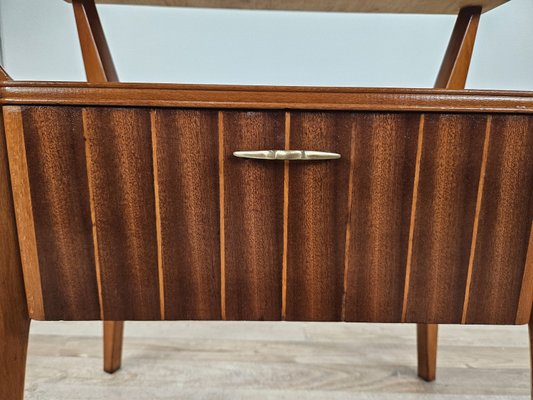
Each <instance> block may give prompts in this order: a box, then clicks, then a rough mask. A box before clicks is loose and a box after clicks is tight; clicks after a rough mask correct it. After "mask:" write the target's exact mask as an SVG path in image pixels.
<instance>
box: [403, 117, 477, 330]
mask: <svg viewBox="0 0 533 400" xmlns="http://www.w3.org/2000/svg"><path fill="white" fill-rule="evenodd" d="M486 123H487V118H486V117H485V116H481V115H480V116H471V115H470V116H460V115H453V114H443V115H426V117H425V126H424V133H423V145H422V154H421V161H420V180H419V182H418V198H417V204H416V209H415V227H414V235H413V248H412V261H411V279H410V283H409V297H408V302H407V322H424V323H425V322H427V323H430V322H435V321H439V322H441V323H460V322H461V317H462V310H463V299H464V293H465V289H466V280H467V272H468V265H469V264H468V263H469V256H470V245H471V241H472V230H473V224H474V216H475V208H476V200H477V189H478V183H479V177H480V171H481V160H482V151H483V143H484V134H485V126H486Z"/></svg>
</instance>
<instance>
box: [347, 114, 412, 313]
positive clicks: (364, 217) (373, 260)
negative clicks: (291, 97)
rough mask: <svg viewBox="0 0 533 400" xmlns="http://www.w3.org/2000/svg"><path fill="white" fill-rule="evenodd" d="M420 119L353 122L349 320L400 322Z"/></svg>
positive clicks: (372, 117) (379, 117) (370, 117)
mask: <svg viewBox="0 0 533 400" xmlns="http://www.w3.org/2000/svg"><path fill="white" fill-rule="evenodd" d="M420 120H421V117H420V115H419V114H379V113H376V114H366V113H365V114H360V115H359V116H356V117H354V121H355V124H354V133H353V140H354V143H353V148H354V155H353V158H354V160H353V165H352V168H353V172H352V174H353V181H352V184H351V187H352V201H351V207H350V208H351V211H350V221H349V227H348V232H349V234H348V236H349V239H348V240H349V243H348V246H349V249H348V252H347V260H346V262H347V265H346V266H347V268H346V275H347V276H346V277H345V279H346V300H345V310H346V311H345V319H346V320H347V321H379V322H400V321H401V318H402V306H403V292H404V282H405V272H406V262H407V250H408V240H409V227H410V216H411V208H412V195H413V181H414V176H415V163H416V153H417V142H418V136H419V126H420Z"/></svg>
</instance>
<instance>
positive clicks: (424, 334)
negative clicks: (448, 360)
mask: <svg viewBox="0 0 533 400" xmlns="http://www.w3.org/2000/svg"><path fill="white" fill-rule="evenodd" d="M416 328H417V329H416V338H417V345H418V376H419V377H420V378H422V379H424V380H425V381H428V382H431V381H434V380H435V376H436V372H437V338H438V330H439V326H438V325H436V324H418V325H417V327H416Z"/></svg>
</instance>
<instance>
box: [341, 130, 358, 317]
mask: <svg viewBox="0 0 533 400" xmlns="http://www.w3.org/2000/svg"><path fill="white" fill-rule="evenodd" d="M354 124H355V121H354V122H352V131H351V135H350V140H351V145H350V173H349V174H348V204H347V207H346V210H347V211H346V214H347V215H346V237H345V242H344V278H343V279H344V283H343V293H342V312H341V319H342V321H344V320H345V319H346V318H345V316H346V292H347V290H348V266H349V262H350V239H351V234H352V231H351V226H352V224H351V221H352V196H353V174H354V169H355V138H354Z"/></svg>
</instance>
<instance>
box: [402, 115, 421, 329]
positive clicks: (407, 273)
mask: <svg viewBox="0 0 533 400" xmlns="http://www.w3.org/2000/svg"><path fill="white" fill-rule="evenodd" d="M424 118H425V117H424V114H422V115H420V125H419V127H418V143H417V149H416V164H415V178H414V182H413V199H412V203H411V219H410V221H409V241H408V244H407V261H406V267H405V286H404V289H403V308H402V322H405V320H406V318H407V302H408V299H409V283H410V280H411V260H412V257H413V237H414V232H415V222H416V203H417V199H418V182H419V180H420V162H421V159H422V147H423V143H424Z"/></svg>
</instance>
